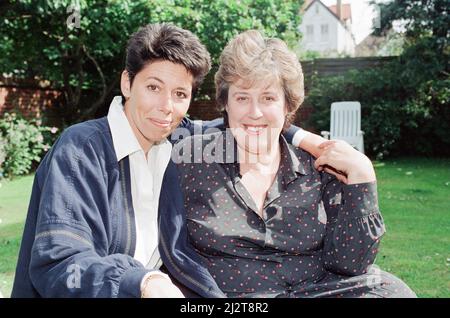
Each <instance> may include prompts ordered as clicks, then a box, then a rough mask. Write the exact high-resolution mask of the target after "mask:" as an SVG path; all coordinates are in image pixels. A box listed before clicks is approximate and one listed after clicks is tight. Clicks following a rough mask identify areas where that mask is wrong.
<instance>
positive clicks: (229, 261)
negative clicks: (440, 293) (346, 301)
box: [173, 31, 415, 297]
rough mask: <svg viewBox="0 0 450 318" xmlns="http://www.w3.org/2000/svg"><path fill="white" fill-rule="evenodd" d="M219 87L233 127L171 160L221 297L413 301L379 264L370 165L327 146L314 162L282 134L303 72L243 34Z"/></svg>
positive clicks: (225, 62)
mask: <svg viewBox="0 0 450 318" xmlns="http://www.w3.org/2000/svg"><path fill="white" fill-rule="evenodd" d="M215 82H216V99H217V104H218V106H219V107H221V109H222V110H223V112H224V118H225V121H226V123H227V124H228V127H229V129H227V131H226V132H217V133H213V134H209V135H203V136H202V135H199V136H192V137H189V138H186V139H184V140H183V141H182V142H180V143H179V144H177V145H176V146H175V148H174V152H175V153H177V156H176V158H173V159H174V161H175V162H177V167H178V171H179V181H180V186H181V190H182V192H183V195H184V208H185V210H186V222H187V233H188V237H189V241H190V243H191V244H192V245H193V247H194V249H195V250H196V251H197V252H198V253H199V254H200V255H201V258H202V260H203V261H204V264H203V265H204V266H205V267H206V268H207V269H208V271H209V273H210V274H211V276H212V278H213V279H214V281H215V282H216V283H217V286H218V287H219V288H220V290H221V291H222V292H223V293H224V294H225V295H226V296H227V297H415V294H414V292H413V291H411V289H410V288H409V287H408V286H407V285H406V284H405V283H404V282H402V281H401V280H400V279H398V278H397V277H395V276H393V275H391V274H389V273H386V272H384V271H381V270H379V269H378V268H377V267H376V266H373V265H372V264H373V262H374V261H375V257H376V255H377V251H378V246H379V243H380V239H381V237H382V235H383V234H384V232H385V226H384V222H383V218H382V216H381V214H380V211H379V207H378V200H377V184H376V176H375V172H374V169H373V167H372V164H371V162H370V160H369V159H368V158H367V157H366V156H364V155H363V154H361V153H360V152H358V151H356V150H355V149H353V148H352V147H351V146H350V145H348V144H347V143H345V142H341V141H328V142H325V143H324V144H322V145H321V148H322V149H323V152H322V154H321V156H320V157H318V158H317V159H316V160H315V159H314V157H312V156H311V155H310V154H309V153H306V152H304V151H303V150H301V149H300V148H295V147H293V146H291V145H289V144H288V143H287V142H286V140H285V139H284V137H283V136H282V134H281V133H282V131H283V129H284V128H285V127H287V126H288V125H289V124H290V122H291V119H292V118H293V117H294V115H295V112H296V110H297V109H298V107H299V106H300V105H301V103H302V102H303V98H304V88H303V73H302V69H301V65H300V63H299V62H298V59H297V57H296V56H295V54H294V53H292V52H290V51H289V50H288V48H287V46H286V44H285V43H284V42H283V41H281V40H279V39H275V38H264V37H263V36H262V35H261V34H260V33H259V32H257V31H247V32H244V33H242V34H240V35H238V36H236V37H235V38H234V39H233V40H232V41H231V42H230V43H229V44H228V45H227V47H226V48H225V49H224V51H223V53H222V55H221V58H220V68H219V70H218V72H217V74H216V76H215ZM199 154H200V156H199ZM199 157H200V160H198V158H199ZM337 172H340V173H341V174H338V176H339V177H338V178H339V180H338V179H337V178H336V177H335V175H337ZM341 175H344V176H345V177H341Z"/></svg>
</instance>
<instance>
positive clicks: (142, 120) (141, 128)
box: [121, 61, 193, 151]
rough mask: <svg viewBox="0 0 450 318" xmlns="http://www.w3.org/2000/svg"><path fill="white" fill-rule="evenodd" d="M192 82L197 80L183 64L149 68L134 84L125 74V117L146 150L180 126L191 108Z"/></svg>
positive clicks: (158, 62) (167, 64) (167, 63)
mask: <svg viewBox="0 0 450 318" xmlns="http://www.w3.org/2000/svg"><path fill="white" fill-rule="evenodd" d="M192 83H193V77H192V75H191V74H190V73H189V72H188V70H187V69H186V68H185V67H184V66H183V65H180V64H175V63H172V62H169V61H156V62H153V63H151V64H148V65H146V66H145V67H144V68H143V69H142V70H141V71H140V72H139V73H137V74H136V76H135V78H134V80H133V84H132V85H130V82H129V79H128V74H127V73H126V71H124V73H123V74H122V83H121V88H122V94H123V95H124V96H125V97H126V102H125V114H126V116H127V119H128V121H129V123H130V126H131V128H132V129H133V132H134V134H135V135H136V137H137V139H138V141H139V143H140V145H141V147H142V148H143V149H144V151H146V150H148V148H150V146H151V145H152V144H153V143H157V142H159V141H161V140H162V139H164V138H165V137H167V136H168V135H169V134H170V133H171V132H172V131H173V130H174V129H175V128H176V127H177V126H178V125H179V123H180V122H181V120H182V119H183V117H184V115H185V114H186V112H187V110H188V108H189V103H190V101H191V92H192Z"/></svg>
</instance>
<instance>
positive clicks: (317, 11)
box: [316, 3, 319, 14]
mask: <svg viewBox="0 0 450 318" xmlns="http://www.w3.org/2000/svg"><path fill="white" fill-rule="evenodd" d="M316 14H319V4H318V3H316Z"/></svg>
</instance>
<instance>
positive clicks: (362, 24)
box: [322, 0, 387, 44]
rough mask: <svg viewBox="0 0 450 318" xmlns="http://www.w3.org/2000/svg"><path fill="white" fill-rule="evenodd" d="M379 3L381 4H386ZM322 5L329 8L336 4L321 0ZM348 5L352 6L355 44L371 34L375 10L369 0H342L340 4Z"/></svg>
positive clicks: (332, 0) (331, 0)
mask: <svg viewBox="0 0 450 318" xmlns="http://www.w3.org/2000/svg"><path fill="white" fill-rule="evenodd" d="M386 1H387V0H385V1H381V2H386ZM322 2H323V4H325V5H326V6H330V5H333V4H336V0H322ZM346 3H349V4H351V6H352V20H353V25H352V30H353V34H354V36H355V42H356V44H359V43H360V42H361V41H362V40H364V38H365V37H366V36H367V35H369V34H370V33H372V21H373V19H374V18H375V17H376V16H377V10H376V9H375V8H373V6H370V5H369V0H343V1H342V4H346Z"/></svg>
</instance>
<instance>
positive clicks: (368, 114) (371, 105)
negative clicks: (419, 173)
mask: <svg viewBox="0 0 450 318" xmlns="http://www.w3.org/2000/svg"><path fill="white" fill-rule="evenodd" d="M414 62H415V63H416V64H414V65H413V64H412V62H411V59H405V58H399V59H398V60H396V61H393V62H390V63H388V64H386V65H385V66H384V67H381V68H376V69H369V70H362V71H349V72H348V73H346V74H345V75H343V76H335V77H324V78H318V77H313V78H312V84H311V85H310V86H311V87H312V89H311V90H310V91H309V93H308V96H307V98H306V100H305V103H306V104H308V105H309V106H311V107H312V108H313V112H312V114H311V115H310V117H309V119H308V122H307V123H306V126H309V127H314V128H315V129H316V130H328V129H329V124H330V105H331V103H332V102H338V101H359V102H360V103H361V112H362V121H361V129H362V130H363V131H364V132H365V135H364V143H365V147H366V151H367V153H368V154H369V155H371V156H374V157H376V158H377V159H381V158H383V157H385V156H388V155H399V154H402V155H405V154H416V155H417V154H421V155H449V154H450V127H449V121H450V109H449V104H450V88H449V87H450V85H449V84H450V80H449V79H448V75H447V76H439V75H440V74H442V70H441V69H440V68H439V66H440V63H436V62H435V61H432V62H433V63H432V66H430V67H428V71H427V72H425V71H424V69H425V68H427V67H426V66H424V64H426V63H423V61H422V63H420V60H417V57H416V60H415V61H414ZM417 63H419V65H417ZM431 68H433V71H430V69H431ZM444 74H445V72H444ZM433 77H434V78H433ZM439 77H443V78H439Z"/></svg>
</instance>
